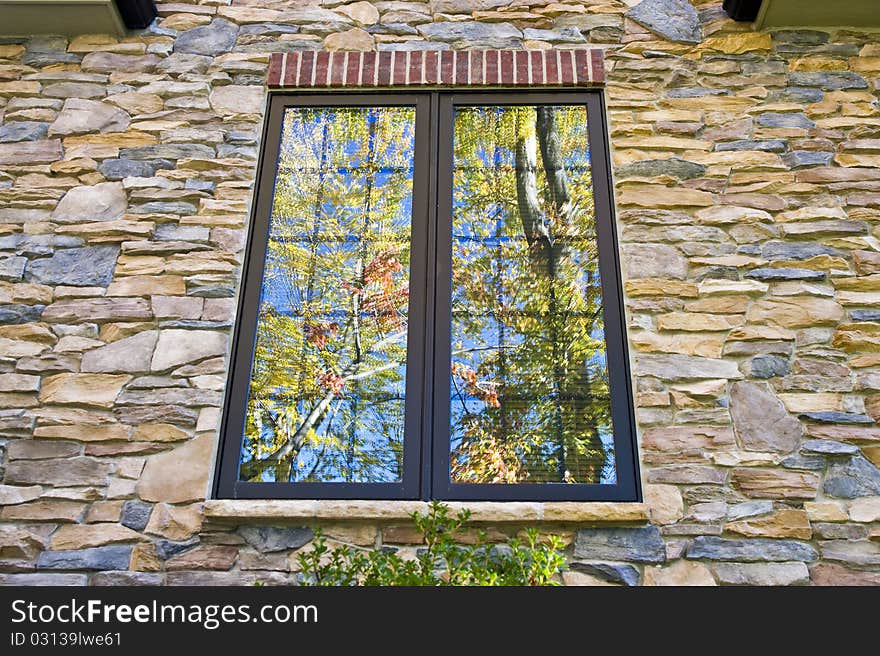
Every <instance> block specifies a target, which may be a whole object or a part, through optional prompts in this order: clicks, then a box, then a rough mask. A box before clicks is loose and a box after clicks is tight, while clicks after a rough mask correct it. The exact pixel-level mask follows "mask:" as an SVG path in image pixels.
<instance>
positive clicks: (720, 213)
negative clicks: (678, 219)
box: [694, 205, 773, 225]
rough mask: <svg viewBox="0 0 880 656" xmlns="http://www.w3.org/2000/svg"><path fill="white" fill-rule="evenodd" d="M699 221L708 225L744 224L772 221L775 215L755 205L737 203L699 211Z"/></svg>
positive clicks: (696, 214)
mask: <svg viewBox="0 0 880 656" xmlns="http://www.w3.org/2000/svg"><path fill="white" fill-rule="evenodd" d="M694 216H696V217H697V221H699V222H700V223H705V224H707V225H742V224H745V223H770V222H772V221H773V217H772V216H771V215H770V213H769V212H765V211H763V210H758V209H755V208H753V207H739V206H737V205H717V206H715V207H707V208H706V209H704V210H699V211H697V212H696V213H695V214H694Z"/></svg>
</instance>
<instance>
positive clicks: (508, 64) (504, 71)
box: [501, 50, 513, 84]
mask: <svg viewBox="0 0 880 656" xmlns="http://www.w3.org/2000/svg"><path fill="white" fill-rule="evenodd" d="M501 84H513V51H512V50H502V51H501Z"/></svg>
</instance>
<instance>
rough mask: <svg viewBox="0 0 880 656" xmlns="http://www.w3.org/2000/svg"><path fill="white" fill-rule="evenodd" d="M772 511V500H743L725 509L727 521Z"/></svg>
mask: <svg viewBox="0 0 880 656" xmlns="http://www.w3.org/2000/svg"><path fill="white" fill-rule="evenodd" d="M770 512H773V502H772V501H745V502H743V503H738V504H736V505H735V506H730V508H728V509H727V521H729V522H732V521H735V520H737V519H743V518H744V517H757V516H758V515H766V514H767V513H770Z"/></svg>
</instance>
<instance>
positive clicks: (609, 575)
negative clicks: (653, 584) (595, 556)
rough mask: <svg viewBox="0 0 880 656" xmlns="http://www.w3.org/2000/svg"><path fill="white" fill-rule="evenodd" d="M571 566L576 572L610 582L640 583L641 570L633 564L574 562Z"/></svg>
mask: <svg viewBox="0 0 880 656" xmlns="http://www.w3.org/2000/svg"><path fill="white" fill-rule="evenodd" d="M569 567H570V568H571V569H572V570H574V571H575V572H583V573H584V574H589V575H590V576H594V577H596V578H597V579H601V580H603V581H608V582H609V583H623V584H624V585H638V584H639V570H637V569H636V568H635V567H633V566H632V565H618V564H615V563H579V562H573V563H570V564H569Z"/></svg>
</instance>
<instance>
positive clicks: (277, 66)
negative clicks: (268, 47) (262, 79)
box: [266, 52, 286, 87]
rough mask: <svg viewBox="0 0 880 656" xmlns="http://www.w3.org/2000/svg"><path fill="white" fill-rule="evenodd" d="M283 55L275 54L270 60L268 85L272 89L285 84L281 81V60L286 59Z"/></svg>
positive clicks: (267, 77)
mask: <svg viewBox="0 0 880 656" xmlns="http://www.w3.org/2000/svg"><path fill="white" fill-rule="evenodd" d="M285 56H286V55H283V54H281V53H278V52H276V53H273V54H272V58H271V59H270V60H269V72H268V73H267V74H266V84H268V85H269V86H270V87H277V86H281V85H282V84H283V81H282V79H281V59H282V58H283V57H285Z"/></svg>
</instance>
